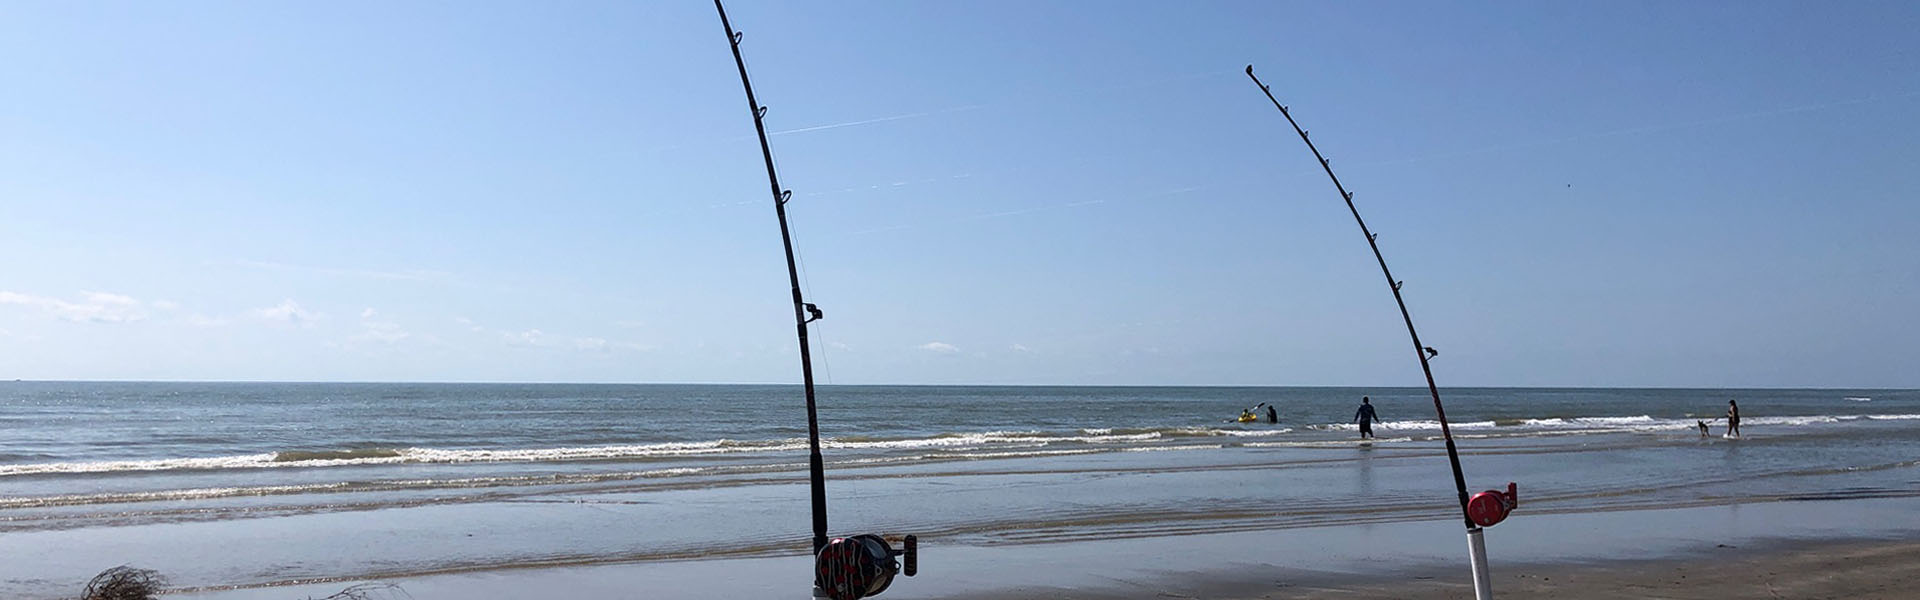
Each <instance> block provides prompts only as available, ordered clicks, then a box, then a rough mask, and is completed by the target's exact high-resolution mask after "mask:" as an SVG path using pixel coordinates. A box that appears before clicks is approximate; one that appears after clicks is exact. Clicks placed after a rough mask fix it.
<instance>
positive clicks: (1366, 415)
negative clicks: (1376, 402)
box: [1353, 396, 1380, 440]
mask: <svg viewBox="0 0 1920 600" xmlns="http://www.w3.org/2000/svg"><path fill="white" fill-rule="evenodd" d="M1378 420H1380V415H1379V414H1377V413H1374V412H1373V402H1372V401H1371V400H1369V399H1368V398H1367V397H1366V396H1361V397H1360V410H1357V411H1354V412H1353V422H1355V423H1359V424H1360V439H1363V440H1364V439H1367V438H1370V437H1373V422H1374V421H1378Z"/></svg>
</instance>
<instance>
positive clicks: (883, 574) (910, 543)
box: [813, 534, 920, 600]
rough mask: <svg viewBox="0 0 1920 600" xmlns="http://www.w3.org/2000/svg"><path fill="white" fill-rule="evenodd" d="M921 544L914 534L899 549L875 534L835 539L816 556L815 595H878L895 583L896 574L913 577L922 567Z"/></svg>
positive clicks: (835, 598) (845, 598) (853, 599)
mask: <svg viewBox="0 0 1920 600" xmlns="http://www.w3.org/2000/svg"><path fill="white" fill-rule="evenodd" d="M919 545H920V544H919V540H918V539H916V538H914V536H911V535H909V536H907V537H906V539H903V540H901V541H900V549H899V550H895V549H893V546H890V545H888V544H887V540H886V538H882V537H880V536H877V535H873V534H864V535H856V536H853V537H844V538H833V539H832V540H831V541H828V542H827V545H826V546H825V547H822V548H821V549H820V553H819V554H818V555H816V556H814V558H813V577H814V589H813V595H814V596H815V597H825V598H831V599H832V600H860V599H861V598H866V597H868V596H877V595H879V594H880V592H884V591H886V590H887V586H888V585H892V584H893V576H894V574H896V573H905V574H906V575H907V576H908V577H912V576H913V575H914V573H916V572H918V571H919V570H920V557H919ZM896 557H897V558H900V559H901V560H898V561H896V560H894V559H895V558H896ZM902 563H905V564H904V566H902Z"/></svg>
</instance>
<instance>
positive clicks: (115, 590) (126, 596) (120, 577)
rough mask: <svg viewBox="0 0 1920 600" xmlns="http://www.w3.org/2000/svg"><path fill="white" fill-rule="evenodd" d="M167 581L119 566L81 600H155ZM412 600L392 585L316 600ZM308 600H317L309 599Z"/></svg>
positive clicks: (364, 585)
mask: <svg viewBox="0 0 1920 600" xmlns="http://www.w3.org/2000/svg"><path fill="white" fill-rule="evenodd" d="M166 585H167V580H166V578H164V577H161V576H160V573H159V572H158V571H154V570H151V569H136V568H133V567H130V566H127V565H120V566H118V567H114V568H111V569H107V570H105V571H101V572H100V574H99V575H95V576H93V580H92V581H88V582H87V591H86V594H85V595H82V596H80V600H156V598H157V597H158V596H159V595H160V591H161V588H164V587H166ZM412 598H413V596H409V595H407V591H406V590H403V589H400V586H398V585H394V584H391V583H362V584H360V585H356V586H353V587H349V588H347V589H344V590H340V593H337V594H334V595H332V596H327V597H325V598H319V599H317V600H411V599H412ZM307 600H316V599H315V598H313V597H308V598H307Z"/></svg>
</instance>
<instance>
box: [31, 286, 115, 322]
mask: <svg viewBox="0 0 1920 600" xmlns="http://www.w3.org/2000/svg"><path fill="white" fill-rule="evenodd" d="M80 296H81V298H80V301H79V302H68V301H66V300H61V299H58V298H48V297H44V296H34V295H30V294H21V293H18V292H5V291H0V304H10V305H15V306H24V307H28V308H33V309H37V310H39V311H41V312H42V313H45V314H47V315H48V316H52V317H54V318H57V319H61V320H66V321H72V322H75V323H132V322H135V321H140V320H144V319H146V318H147V310H146V307H145V306H144V305H143V304H141V302H140V301H139V300H135V299H133V298H131V297H128V296H123V295H120V294H109V293H105V292H81V293H80Z"/></svg>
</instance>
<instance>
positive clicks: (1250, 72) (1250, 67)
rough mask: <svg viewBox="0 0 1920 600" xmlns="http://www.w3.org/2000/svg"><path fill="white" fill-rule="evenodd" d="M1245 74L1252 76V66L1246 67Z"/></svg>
mask: <svg viewBox="0 0 1920 600" xmlns="http://www.w3.org/2000/svg"><path fill="white" fill-rule="evenodd" d="M1247 74H1248V75H1252V74H1253V65H1247Z"/></svg>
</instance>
